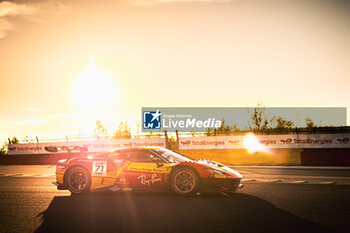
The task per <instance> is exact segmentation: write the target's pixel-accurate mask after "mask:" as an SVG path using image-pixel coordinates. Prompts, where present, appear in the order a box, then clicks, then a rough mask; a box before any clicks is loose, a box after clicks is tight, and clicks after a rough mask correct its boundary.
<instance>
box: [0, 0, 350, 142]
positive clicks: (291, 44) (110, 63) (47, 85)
mask: <svg viewBox="0 0 350 233" xmlns="http://www.w3.org/2000/svg"><path fill="white" fill-rule="evenodd" d="M349 13H350V4H349V2H348V1H340V0H309V1H303V0H284V1H280V0H232V1H230V0H179V1H177V0H120V1H116V0H114V1H111V0H107V1H91V0H78V1H72V0H69V1H68V0H62V1H59V0H48V1H45V0H43V1H35V0H34V1H0V109H1V114H0V139H4V140H6V138H8V137H13V136H17V137H19V138H21V137H24V136H26V135H27V136H29V137H35V136H39V137H44V136H47V135H58V134H60V135H61V134H77V133H80V134H87V133H91V132H92V131H93V128H94V125H95V123H96V120H101V121H102V123H103V124H105V125H106V126H107V128H108V130H109V133H113V130H114V129H115V128H116V127H117V126H118V124H119V122H120V121H123V120H128V122H129V124H130V125H131V126H132V127H135V122H136V121H139V120H140V117H141V107H153V106H155V107H157V106H158V107H254V106H256V105H257V103H260V102H262V103H263V104H264V105H265V106H267V107H350V102H349V99H350V92H349V91H348V89H349V86H350V78H349V74H350V65H349V64H350V14H349ZM348 122H349V117H348Z"/></svg>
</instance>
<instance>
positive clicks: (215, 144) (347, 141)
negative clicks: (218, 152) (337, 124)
mask: <svg viewBox="0 0 350 233" xmlns="http://www.w3.org/2000/svg"><path fill="white" fill-rule="evenodd" d="M245 138H246V136H244V135H242V136H216V137H215V136H212V137H181V138H180V139H179V149H180V150H195V149H244V148H247V146H246V145H245ZM255 138H256V140H257V142H258V143H259V144H261V145H262V146H263V147H265V148H350V134H286V135H256V136H255Z"/></svg>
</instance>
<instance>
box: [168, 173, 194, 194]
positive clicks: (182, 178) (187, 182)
mask: <svg viewBox="0 0 350 233" xmlns="http://www.w3.org/2000/svg"><path fill="white" fill-rule="evenodd" d="M171 187H172V190H173V191H174V192H175V193H176V194H178V195H181V196H191V195H194V194H196V193H197V191H198V189H199V176H198V174H197V173H196V172H195V171H194V170H193V169H192V168H187V167H183V168H179V169H177V170H176V171H175V172H174V173H173V175H172V176H171Z"/></svg>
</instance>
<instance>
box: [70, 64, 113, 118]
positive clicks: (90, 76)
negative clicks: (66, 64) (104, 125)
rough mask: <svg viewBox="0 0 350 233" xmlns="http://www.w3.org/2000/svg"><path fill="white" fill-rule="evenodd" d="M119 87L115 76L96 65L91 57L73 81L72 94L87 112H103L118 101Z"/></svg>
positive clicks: (76, 102)
mask: <svg viewBox="0 0 350 233" xmlns="http://www.w3.org/2000/svg"><path fill="white" fill-rule="evenodd" d="M116 92H117V88H116V85H115V83H114V81H113V77H112V76H111V75H109V74H108V73H106V72H104V71H103V70H101V69H99V68H98V67H97V65H96V62H95V58H94V57H90V61H89V66H88V68H87V69H85V70H83V71H82V72H81V73H80V74H79V75H78V76H77V77H76V79H75V80H74V81H73V84H72V88H71V96H72V99H73V101H74V102H75V104H76V105H77V106H78V107H79V108H81V109H83V110H84V111H85V112H87V113H101V112H104V111H106V110H108V108H111V107H112V106H113V105H114V104H115V102H116V96H117V95H116V94H117V93H116Z"/></svg>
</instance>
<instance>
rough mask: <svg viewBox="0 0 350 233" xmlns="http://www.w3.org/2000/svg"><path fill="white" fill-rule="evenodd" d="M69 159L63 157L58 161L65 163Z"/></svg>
mask: <svg viewBox="0 0 350 233" xmlns="http://www.w3.org/2000/svg"><path fill="white" fill-rule="evenodd" d="M67 160H68V159H61V160H58V161H57V162H58V163H65V162H67Z"/></svg>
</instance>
